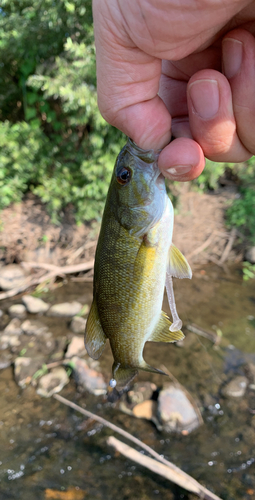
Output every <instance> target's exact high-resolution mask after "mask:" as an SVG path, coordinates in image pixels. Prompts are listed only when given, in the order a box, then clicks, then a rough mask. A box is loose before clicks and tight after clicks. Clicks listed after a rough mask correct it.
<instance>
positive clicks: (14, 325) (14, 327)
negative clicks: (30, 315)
mask: <svg viewBox="0 0 255 500" xmlns="http://www.w3.org/2000/svg"><path fill="white" fill-rule="evenodd" d="M4 333H6V334H8V335H21V334H22V329H21V321H20V319H19V318H13V319H12V320H11V321H10V323H8V325H7V326H6V327H5V329H4Z"/></svg>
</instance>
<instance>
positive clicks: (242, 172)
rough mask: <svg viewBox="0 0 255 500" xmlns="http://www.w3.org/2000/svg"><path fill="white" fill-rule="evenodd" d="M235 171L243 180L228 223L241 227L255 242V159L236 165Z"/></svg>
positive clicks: (229, 214) (227, 213) (228, 212)
mask: <svg viewBox="0 0 255 500" xmlns="http://www.w3.org/2000/svg"><path fill="white" fill-rule="evenodd" d="M235 171H236V173H237V175H238V177H239V179H240V181H241V183H242V184H241V186H240V196H239V197H238V198H236V199H235V200H234V201H233V203H231V205H230V207H229V208H228V210H227V212H226V217H227V223H228V225H231V226H236V227H240V228H242V229H243V231H244V233H245V235H246V236H247V237H248V238H249V240H250V241H251V242H252V243H255V182H254V180H255V159H254V157H253V158H251V159H250V160H249V161H247V162H246V163H245V164H239V165H236V167H235Z"/></svg>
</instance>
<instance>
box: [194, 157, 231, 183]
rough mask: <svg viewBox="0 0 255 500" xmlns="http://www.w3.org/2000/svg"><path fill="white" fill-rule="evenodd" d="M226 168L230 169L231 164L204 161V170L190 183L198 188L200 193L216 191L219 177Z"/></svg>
mask: <svg viewBox="0 0 255 500" xmlns="http://www.w3.org/2000/svg"><path fill="white" fill-rule="evenodd" d="M226 167H232V164H230V163H217V162H215V161H210V160H206V166H205V169H204V170H203V172H202V174H201V175H200V176H199V177H198V178H197V179H195V180H194V181H193V182H192V183H193V185H194V186H198V188H199V189H200V190H201V191H205V190H207V189H216V188H217V187H218V184H219V179H220V177H221V176H223V175H224V172H225V170H226Z"/></svg>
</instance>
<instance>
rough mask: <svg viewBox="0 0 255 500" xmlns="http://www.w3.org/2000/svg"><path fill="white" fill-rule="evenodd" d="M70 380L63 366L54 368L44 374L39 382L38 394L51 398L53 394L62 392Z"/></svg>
mask: <svg viewBox="0 0 255 500" xmlns="http://www.w3.org/2000/svg"><path fill="white" fill-rule="evenodd" d="M68 382H69V378H68V375H67V373H66V371H65V369H64V368H63V367H61V366H60V367H58V368H54V369H53V370H51V371H50V373H47V374H46V375H43V376H42V377H41V378H40V380H39V383H38V388H37V391H36V392H37V394H39V395H40V396H43V397H45V398H49V397H50V396H52V394H56V392H60V391H61V390H62V389H63V387H65V385H67V384H68Z"/></svg>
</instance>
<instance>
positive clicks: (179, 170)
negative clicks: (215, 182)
mask: <svg viewBox="0 0 255 500" xmlns="http://www.w3.org/2000/svg"><path fill="white" fill-rule="evenodd" d="M192 168H193V165H175V166H174V167H171V168H168V169H167V170H166V172H168V173H169V174H170V175H182V174H187V173H188V172H189V171H190V170H191V169H192Z"/></svg>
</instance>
